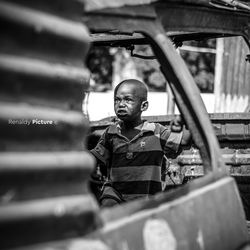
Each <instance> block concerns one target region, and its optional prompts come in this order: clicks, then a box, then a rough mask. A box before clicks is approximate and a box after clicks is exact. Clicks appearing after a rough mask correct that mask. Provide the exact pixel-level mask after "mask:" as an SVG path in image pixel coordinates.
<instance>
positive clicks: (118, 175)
mask: <svg viewBox="0 0 250 250" xmlns="http://www.w3.org/2000/svg"><path fill="white" fill-rule="evenodd" d="M181 139H182V132H181V133H173V132H171V131H170V130H169V129H167V128H166V127H164V126H162V125H161V124H159V123H149V122H147V121H145V122H144V124H143V126H142V128H141V131H140V132H139V133H138V134H137V135H136V136H135V137H134V138H133V139H132V140H129V139H128V138H126V137H125V136H123V135H122V134H121V127H120V124H119V123H117V124H114V125H111V126H109V127H108V128H107V129H106V130H105V132H104V133H103V135H102V137H101V138H100V140H99V142H98V144H97V145H96V147H95V148H94V149H92V150H91V152H92V153H93V154H94V155H95V156H96V157H97V158H98V159H99V160H100V161H102V162H103V163H104V164H105V165H106V166H108V168H109V170H110V174H109V175H110V176H109V177H110V181H111V182H112V184H113V186H114V188H116V189H117V190H118V191H119V192H120V193H121V194H122V195H123V198H124V199H125V200H132V199H135V198H139V197H147V196H150V195H153V194H155V193H157V192H160V191H162V183H161V165H162V160H163V155H164V154H166V155H168V154H169V153H170V152H177V151H178V148H179V145H180V142H181Z"/></svg>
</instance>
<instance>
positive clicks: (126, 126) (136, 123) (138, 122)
mask: <svg viewBox="0 0 250 250" xmlns="http://www.w3.org/2000/svg"><path fill="white" fill-rule="evenodd" d="M142 123H143V121H142V119H141V118H140V119H138V120H135V121H129V122H128V121H123V127H124V129H125V130H130V129H136V128H137V129H140V125H141V124H142Z"/></svg>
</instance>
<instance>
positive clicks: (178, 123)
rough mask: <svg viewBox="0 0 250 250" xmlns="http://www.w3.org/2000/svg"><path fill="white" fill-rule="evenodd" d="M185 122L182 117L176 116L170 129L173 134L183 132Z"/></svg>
mask: <svg viewBox="0 0 250 250" xmlns="http://www.w3.org/2000/svg"><path fill="white" fill-rule="evenodd" d="M183 125H184V121H183V119H182V117H181V116H180V115H177V116H175V118H174V119H173V120H172V121H171V122H170V129H171V131H172V132H181V131H182V129H183Z"/></svg>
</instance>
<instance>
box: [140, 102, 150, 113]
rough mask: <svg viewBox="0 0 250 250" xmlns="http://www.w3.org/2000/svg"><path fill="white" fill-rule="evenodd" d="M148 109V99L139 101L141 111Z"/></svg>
mask: <svg viewBox="0 0 250 250" xmlns="http://www.w3.org/2000/svg"><path fill="white" fill-rule="evenodd" d="M147 109H148V101H143V102H142V103H141V111H146V110H147Z"/></svg>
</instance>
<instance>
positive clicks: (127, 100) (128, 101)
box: [124, 97, 133, 103]
mask: <svg viewBox="0 0 250 250" xmlns="http://www.w3.org/2000/svg"><path fill="white" fill-rule="evenodd" d="M124 101H125V102H127V103H130V102H133V99H132V98H130V97H126V98H125V99H124Z"/></svg>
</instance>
